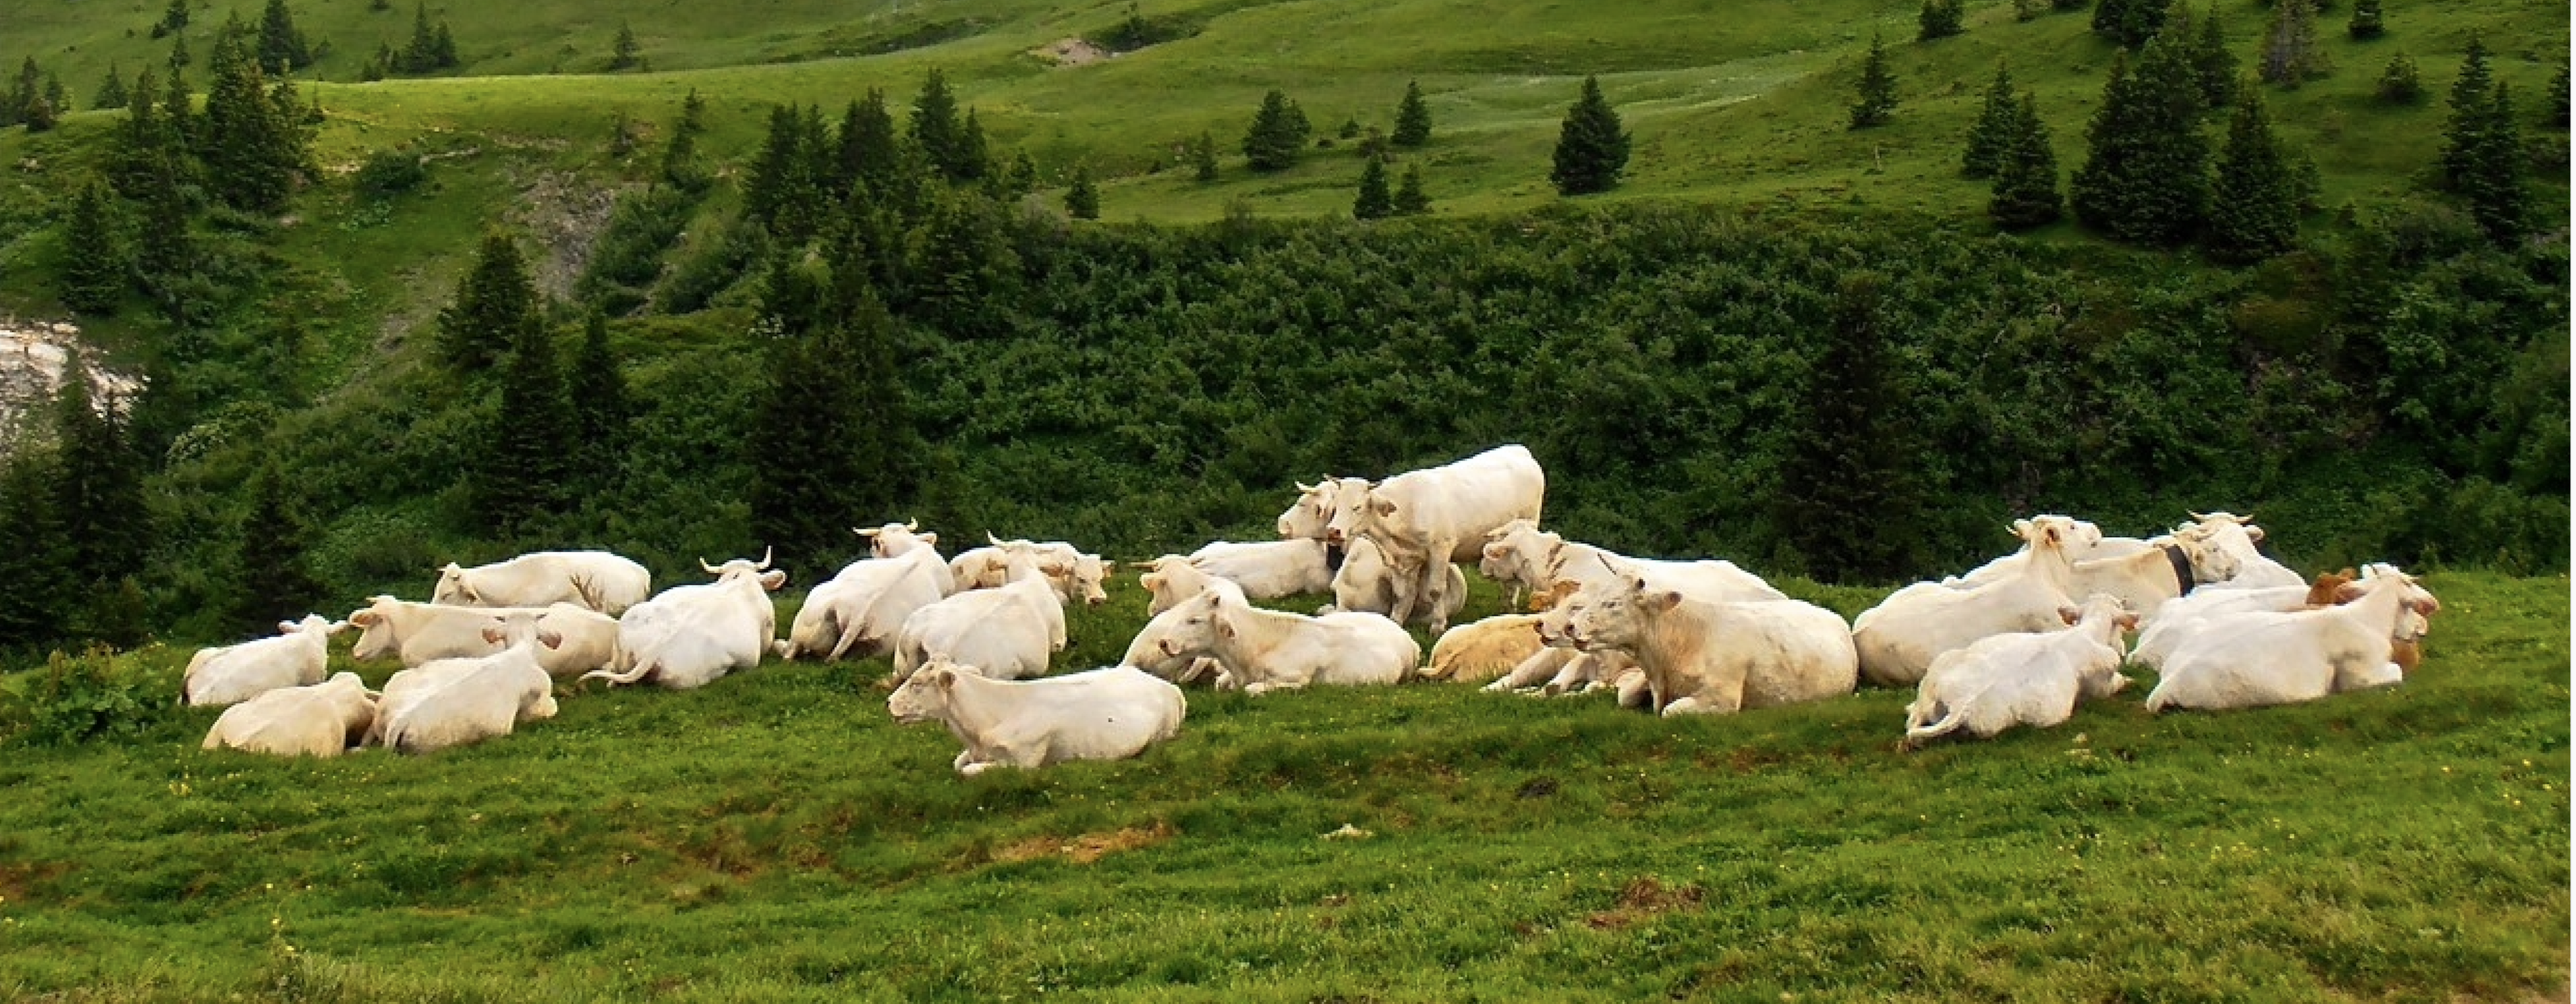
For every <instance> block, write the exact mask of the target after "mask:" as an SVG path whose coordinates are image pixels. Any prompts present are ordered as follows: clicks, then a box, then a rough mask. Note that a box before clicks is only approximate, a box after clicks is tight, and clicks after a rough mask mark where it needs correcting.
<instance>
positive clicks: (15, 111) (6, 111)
mask: <svg viewBox="0 0 2576 1004" xmlns="http://www.w3.org/2000/svg"><path fill="white" fill-rule="evenodd" d="M44 97H45V72H44V71H43V70H42V69H39V68H38V67H37V66H36V57H34V56H29V57H27V58H26V61H25V62H23V63H20V64H18V76H17V78H16V79H14V80H12V81H11V82H10V84H9V90H8V91H7V92H5V93H0V127H6V126H13V125H17V124H19V123H22V122H25V121H27V118H28V116H29V115H30V114H31V113H33V112H34V111H35V109H36V103H37V102H39V101H42V100H44ZM29 131H31V132H32V131H34V130H29Z"/></svg>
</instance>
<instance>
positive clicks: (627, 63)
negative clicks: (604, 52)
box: [608, 21, 644, 72]
mask: <svg viewBox="0 0 2576 1004" xmlns="http://www.w3.org/2000/svg"><path fill="white" fill-rule="evenodd" d="M643 68H644V46H643V45H642V44H641V43H638V42H636V41H635V27H634V26H633V25H630V24H627V23H625V22H623V21H621V22H618V25H617V41H616V42H614V43H612V44H611V45H610V46H609V51H608V69H609V71H610V72H615V71H618V70H640V69H643Z"/></svg>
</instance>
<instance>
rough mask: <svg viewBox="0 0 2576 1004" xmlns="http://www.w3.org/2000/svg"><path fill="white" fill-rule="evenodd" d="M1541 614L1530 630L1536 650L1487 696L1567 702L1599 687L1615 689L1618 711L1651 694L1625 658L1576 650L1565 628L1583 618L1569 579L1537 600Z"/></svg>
mask: <svg viewBox="0 0 2576 1004" xmlns="http://www.w3.org/2000/svg"><path fill="white" fill-rule="evenodd" d="M1536 601H1537V602H1536V605H1538V606H1540V607H1541V608H1542V609H1541V612H1540V613H1539V614H1538V620H1537V622H1536V623H1535V625H1534V629H1535V631H1536V633H1537V635H1538V641H1539V645H1540V646H1541V647H1540V648H1539V650H1538V651H1536V652H1532V653H1530V654H1529V655H1528V656H1527V657H1525V658H1523V659H1522V660H1521V661H1520V663H1519V664H1518V665H1515V666H1513V667H1512V669H1511V671H1510V672H1508V673H1505V674H1503V675H1502V676H1501V677H1499V678H1496V679H1495V680H1494V682H1492V683H1489V684H1486V685H1485V689H1486V690H1487V691H1489V692H1494V693H1501V692H1504V691H1513V692H1519V693H1526V694H1531V695H1534V696H1549V697H1570V696H1575V695H1579V694H1588V693H1591V692H1593V691H1595V690H1599V689H1601V688H1603V687H1615V688H1617V690H1618V695H1619V706H1620V707H1623V708H1643V707H1646V706H1647V704H1648V703H1649V700H1650V698H1651V696H1652V695H1650V694H1648V693H1647V688H1646V676H1645V673H1644V671H1642V670H1639V669H1638V668H1637V661H1636V660H1635V659H1632V658H1629V656H1628V653H1626V652H1621V651H1616V650H1611V649H1604V650H1601V651H1595V652H1585V651H1580V650H1578V649H1576V648H1575V647H1574V641H1573V640H1572V639H1571V638H1569V637H1567V634H1566V632H1567V629H1568V628H1570V627H1572V626H1573V624H1574V618H1575V617H1576V616H1577V615H1578V614H1580V613H1582V611H1583V606H1584V596H1583V587H1582V586H1580V585H1577V584H1576V583H1575V582H1574V581H1573V580H1570V579H1568V580H1563V581H1559V582H1558V583H1556V584H1555V585H1554V586H1552V587H1550V588H1549V589H1548V591H1547V592H1545V593H1542V594H1540V595H1539V596H1538V597H1537V598H1536Z"/></svg>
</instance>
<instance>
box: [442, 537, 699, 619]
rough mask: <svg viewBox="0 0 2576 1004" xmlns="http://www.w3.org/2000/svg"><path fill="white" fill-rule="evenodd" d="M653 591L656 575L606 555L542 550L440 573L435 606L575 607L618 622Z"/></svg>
mask: <svg viewBox="0 0 2576 1004" xmlns="http://www.w3.org/2000/svg"><path fill="white" fill-rule="evenodd" d="M652 592H653V573H652V572H649V571H646V570H645V568H644V566H643V565H640V564H637V563H635V562H634V561H633V560H632V559H629V558H624V557H621V556H618V555H615V554H611V553H609V552H607V551H538V552H536V553H534V554H522V555H520V556H518V557H516V558H512V559H510V560H508V561H499V562H494V563H492V564H489V565H478V566H475V567H473V568H464V567H460V566H458V565H457V564H455V563H454V562H450V563H448V565H447V567H445V568H441V569H439V570H438V587H437V589H435V590H434V591H432V592H431V593H430V596H429V600H430V602H432V603H444V604H447V605H450V606H467V607H542V606H547V605H549V604H554V603H573V604H578V605H580V606H583V607H586V608H589V609H592V610H596V611H599V612H600V613H604V614H607V615H609V616H611V617H615V616H617V615H618V614H621V613H624V612H625V611H626V608H628V607H631V606H634V605H636V604H638V603H642V602H644V597H646V596H649V595H651V594H652Z"/></svg>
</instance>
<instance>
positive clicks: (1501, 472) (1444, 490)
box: [1324, 443, 1547, 633]
mask: <svg viewBox="0 0 2576 1004" xmlns="http://www.w3.org/2000/svg"><path fill="white" fill-rule="evenodd" d="M1347 495H1348V488H1347V487H1346V488H1344V489H1343V491H1342V497H1340V498H1338V500H1337V505H1338V506H1339V515H1337V516H1335V517H1334V520H1333V523H1332V524H1331V525H1330V526H1327V527H1325V529H1324V539H1325V540H1327V541H1330V542H1333V543H1343V542H1347V541H1349V540H1351V539H1353V538H1355V537H1357V536H1359V535H1360V534H1362V533H1366V534H1368V535H1370V536H1373V537H1376V538H1377V542H1378V546H1379V547H1381V548H1384V549H1385V551H1386V556H1387V560H1388V562H1389V563H1390V564H1392V565H1393V566H1394V567H1395V569H1396V571H1397V572H1398V574H1397V576H1396V596H1395V608H1394V619H1395V620H1396V622H1397V623H1403V622H1405V621H1407V620H1410V619H1411V618H1412V617H1413V612H1414V609H1415V608H1416V607H1417V606H1423V607H1428V608H1430V609H1431V611H1432V616H1431V630H1432V631H1433V632H1434V633H1437V632H1439V631H1442V630H1445V629H1447V628H1448V626H1449V618H1448V615H1447V614H1444V613H1441V612H1440V610H1441V603H1442V600H1443V598H1444V594H1445V591H1446V590H1447V588H1448V584H1449V577H1448V575H1447V574H1446V572H1445V571H1443V568H1444V566H1446V565H1448V564H1449V563H1450V562H1455V561H1474V560H1476V559H1477V557H1478V555H1479V554H1480V553H1482V551H1483V549H1484V545H1485V535H1486V534H1488V533H1491V532H1493V531H1494V529H1496V528H1497V527H1500V526H1502V525H1503V524H1505V523H1508V522H1511V521H1512V520H1515V519H1526V520H1532V521H1536V520H1537V519H1538V518H1539V509H1540V507H1541V506H1542V505H1543V504H1544V503H1545V501H1546V497H1547V474H1546V472H1545V471H1543V470H1541V469H1540V468H1539V466H1538V460H1537V458H1534V457H1532V456H1530V452H1529V450H1528V448H1526V447H1523V446H1521V445H1520V444H1518V443H1514V444H1511V445H1507V446H1499V447H1496V448H1494V449H1491V450H1487V451H1485V452H1483V453H1479V454H1477V455H1475V456H1472V457H1468V458H1467V459H1465V460H1460V461H1457V462H1456V463H1452V464H1448V465H1445V466H1441V467H1434V468H1431V469H1429V470H1420V471H1406V472H1404V473H1402V474H1398V475H1396V476H1394V477H1391V478H1388V479H1386V480H1384V481H1381V482H1378V483H1376V484H1373V485H1369V486H1368V488H1367V492H1366V495H1365V497H1364V499H1363V500H1362V501H1360V502H1359V503H1358V504H1356V505H1354V504H1352V503H1351V500H1350V499H1348V498H1347Z"/></svg>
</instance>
